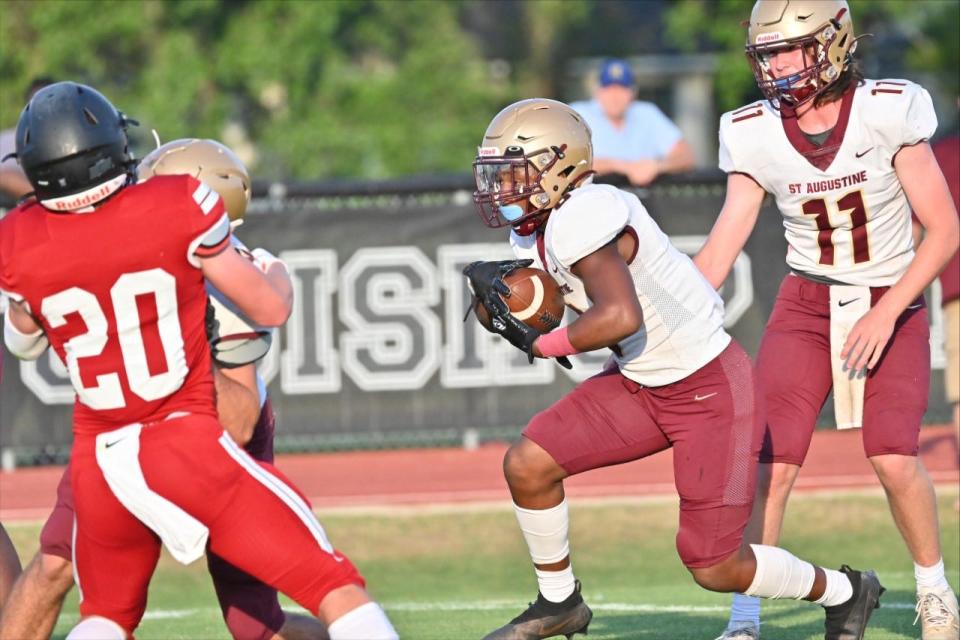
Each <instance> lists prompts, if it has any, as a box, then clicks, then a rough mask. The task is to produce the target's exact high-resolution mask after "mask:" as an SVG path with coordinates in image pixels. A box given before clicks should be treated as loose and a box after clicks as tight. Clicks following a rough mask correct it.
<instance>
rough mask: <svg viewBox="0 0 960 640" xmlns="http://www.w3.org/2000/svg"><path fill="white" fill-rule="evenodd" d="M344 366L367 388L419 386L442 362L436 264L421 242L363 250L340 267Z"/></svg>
mask: <svg viewBox="0 0 960 640" xmlns="http://www.w3.org/2000/svg"><path fill="white" fill-rule="evenodd" d="M340 282H341V286H340V292H339V299H340V304H339V310H340V319H341V320H342V321H343V323H344V324H345V325H346V326H347V331H345V332H344V333H343V334H341V336H340V348H341V352H342V355H343V370H344V371H345V372H346V373H347V375H349V376H350V379H351V380H353V382H354V384H356V385H357V387H359V388H360V389H363V390H364V391H389V390H401V389H419V388H421V387H423V386H424V385H425V384H426V383H427V380H429V379H430V377H431V376H433V373H434V372H435V371H436V370H437V367H438V365H439V364H440V320H439V319H438V318H437V316H436V314H434V312H433V311H432V310H431V309H430V307H433V306H435V305H437V304H439V302H440V290H439V288H438V287H437V277H436V269H435V268H434V266H433V263H431V262H430V260H429V259H428V258H427V257H426V256H425V255H423V252H422V251H421V250H420V249H419V248H417V247H385V248H377V249H360V250H358V251H357V252H356V253H354V254H353V256H351V258H350V260H349V261H348V262H347V263H346V264H345V265H344V266H343V269H341V271H340Z"/></svg>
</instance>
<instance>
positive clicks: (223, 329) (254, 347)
mask: <svg viewBox="0 0 960 640" xmlns="http://www.w3.org/2000/svg"><path fill="white" fill-rule="evenodd" d="M230 241H231V243H232V244H233V246H234V247H235V248H236V249H237V250H240V251H241V252H245V251H247V248H246V247H245V246H244V245H243V243H242V242H240V240H238V239H237V238H236V236H230ZM207 295H208V296H209V297H210V305H211V306H212V307H213V317H214V320H215V322H214V325H213V335H212V336H211V337H210V354H211V356H213V360H214V362H216V363H217V365H218V366H221V367H226V368H234V367H242V366H244V365H248V364H252V363H254V362H257V361H258V360H260V359H261V358H263V357H264V356H265V355H267V352H268V351H270V345H271V344H272V341H273V334H272V333H271V332H270V329H268V328H266V327H261V326H260V325H258V324H256V323H254V322H253V321H252V320H250V318H248V317H247V315H246V314H245V313H243V311H241V310H240V309H239V308H238V307H237V306H236V305H235V304H234V303H233V302H231V301H230V300H228V299H227V297H226V296H224V295H223V294H222V293H220V291H219V290H218V289H216V288H215V287H214V286H213V285H211V284H210V283H209V282H207ZM257 391H258V395H259V396H260V406H261V407H262V406H263V404H264V402H266V400H267V386H266V383H264V381H263V378H261V377H260V374H259V373H258V374H257Z"/></svg>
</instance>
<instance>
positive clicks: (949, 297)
mask: <svg viewBox="0 0 960 640" xmlns="http://www.w3.org/2000/svg"><path fill="white" fill-rule="evenodd" d="M933 154H934V155H935V156H936V157H937V162H939V163H940V169H941V170H942V171H943V177H944V178H946V179H947V186H949V187H950V194H951V195H952V196H953V204H954V206H956V207H957V209H958V210H960V134H956V135H953V136H950V137H949V138H944V139H942V140H940V141H939V142H938V143H936V144H935V145H933ZM940 288H941V291H942V293H943V297H942V304H943V341H944V345H943V348H944V350H945V351H946V352H947V368H946V369H945V370H944V372H943V383H944V386H945V387H946V395H947V403H948V404H951V405H953V428H954V430H955V431H956V433H957V438H958V442H960V252H958V253H955V254H953V258H951V259H950V262H948V263H947V266H946V268H944V270H943V273H941V274H940ZM957 507H958V508H960V502H958V503H957Z"/></svg>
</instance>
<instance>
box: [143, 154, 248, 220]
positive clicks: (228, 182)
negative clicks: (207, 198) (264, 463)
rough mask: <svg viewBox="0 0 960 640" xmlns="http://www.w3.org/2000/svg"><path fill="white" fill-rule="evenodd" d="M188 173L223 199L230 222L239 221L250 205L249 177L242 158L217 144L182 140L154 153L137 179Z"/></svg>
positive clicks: (149, 156) (147, 159)
mask: <svg viewBox="0 0 960 640" xmlns="http://www.w3.org/2000/svg"><path fill="white" fill-rule="evenodd" d="M181 173H186V174H188V175H191V176H193V177H194V178H196V179H197V180H200V181H202V182H205V183H206V184H208V185H209V186H210V187H211V188H212V189H213V190H214V191H216V192H217V193H218V194H220V197H221V198H223V206H224V208H226V210H227V215H228V216H230V220H240V219H241V218H243V215H244V214H245V213H246V212H247V205H248V204H250V174H249V173H247V168H246V167H245V166H243V162H241V161H240V158H238V157H237V155H236V154H235V153H234V152H233V151H231V150H230V149H229V148H228V147H227V146H225V145H223V144H220V143H219V142H217V141H216V140H201V139H199V138H183V139H181V140H173V141H172V142H168V143H167V144H165V145H163V146H161V147H159V148H157V149H154V150H153V151H151V152H150V153H149V154H147V156H146V157H145V158H144V159H143V160H141V161H140V166H138V167H137V176H138V178H139V179H140V180H146V179H147V178H150V177H152V176H155V175H171V174H181Z"/></svg>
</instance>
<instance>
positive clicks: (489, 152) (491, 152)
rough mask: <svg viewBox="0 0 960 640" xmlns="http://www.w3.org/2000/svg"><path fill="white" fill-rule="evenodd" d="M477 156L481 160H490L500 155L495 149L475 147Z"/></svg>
mask: <svg viewBox="0 0 960 640" xmlns="http://www.w3.org/2000/svg"><path fill="white" fill-rule="evenodd" d="M477 155H478V156H480V157H481V158H491V157H495V156H499V155H500V149H499V148H497V147H477Z"/></svg>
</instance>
